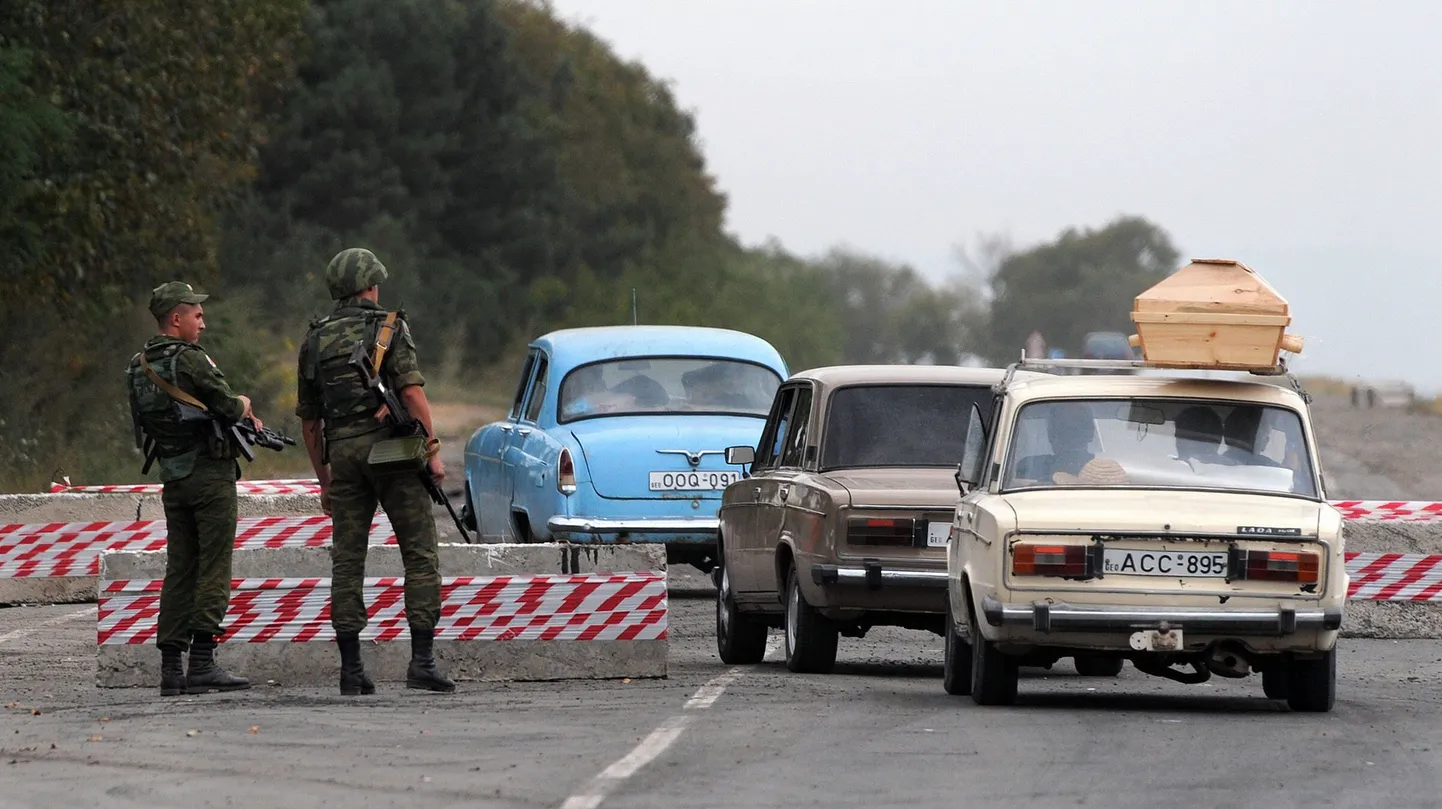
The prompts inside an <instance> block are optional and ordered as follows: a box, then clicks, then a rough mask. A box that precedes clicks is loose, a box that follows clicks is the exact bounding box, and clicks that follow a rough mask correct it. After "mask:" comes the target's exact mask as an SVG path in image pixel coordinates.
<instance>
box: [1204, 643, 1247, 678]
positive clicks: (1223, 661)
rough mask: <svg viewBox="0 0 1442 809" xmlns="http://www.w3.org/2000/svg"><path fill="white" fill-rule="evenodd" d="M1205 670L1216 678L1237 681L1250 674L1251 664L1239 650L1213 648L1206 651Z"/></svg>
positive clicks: (1223, 647) (1220, 647) (1225, 647)
mask: <svg viewBox="0 0 1442 809" xmlns="http://www.w3.org/2000/svg"><path fill="white" fill-rule="evenodd" d="M1205 660H1206V663H1207V669H1208V670H1210V671H1211V672H1212V673H1213V674H1215V675H1217V676H1218V677H1231V678H1233V679H1238V678H1242V677H1246V676H1248V675H1250V674H1251V673H1252V663H1251V661H1250V660H1248V659H1247V656H1246V654H1244V653H1243V652H1242V651H1241V650H1239V649H1234V648H1231V647H1227V646H1213V647H1212V648H1210V649H1208V650H1207V655H1206V658H1205Z"/></svg>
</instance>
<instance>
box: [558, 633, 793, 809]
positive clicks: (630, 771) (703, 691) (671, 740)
mask: <svg viewBox="0 0 1442 809" xmlns="http://www.w3.org/2000/svg"><path fill="white" fill-rule="evenodd" d="M780 648H781V638H780V636H775V635H773V636H771V637H768V638H767V639H766V655H765V656H766V657H770V656H771V655H772V654H774V653H775V652H776V651H777V650H779V649H780ZM747 671H748V669H747V667H744V666H738V667H736V668H734V669H731V670H730V671H728V672H726V673H725V674H719V675H717V676H715V677H712V678H711V679H709V680H707V681H706V683H705V684H704V685H702V686H701V687H700V688H698V689H696V693H694V694H692V695H691V698H690V699H688V700H686V705H685V706H684V707H685V709H686V710H705V709H707V708H710V707H711V706H712V705H714V704H715V703H716V700H718V699H720V698H721V695H722V694H724V693H726V686H728V685H731V684H732V683H734V682H736V681H737V680H738V679H740V678H741V677H742V676H743V675H744V674H746V672H747ZM690 722H691V717H690V715H688V714H684V713H683V714H678V715H676V716H673V717H671V718H670V719H667V720H666V721H665V722H664V723H663V724H662V725H661V727H659V728H656V729H655V730H653V731H651V735H649V736H647V737H646V738H644V739H642V740H641V743H640V744H638V745H636V746H635V747H634V748H632V750H631V752H629V753H627V754H626V755H625V756H623V757H622V758H620V759H618V760H617V761H616V762H615V763H613V764H612V765H611V766H609V767H607V768H606V769H604V770H602V771H601V773H600V775H597V776H596V777H595V778H592V779H591V781H590V783H588V784H586V788H585V789H583V790H581V791H580V792H577V793H576V794H574V795H572V796H571V797H569V798H567V799H566V801H565V803H562V804H561V809H596V807H598V806H600V805H601V803H602V802H603V801H605V800H606V796H607V795H609V794H610V793H611V791H612V790H614V789H615V788H616V787H617V786H618V785H620V784H621V782H622V781H625V780H626V779H627V778H630V777H631V776H633V775H635V774H636V773H637V772H639V771H640V770H641V768H642V767H644V766H646V765H647V764H650V763H651V762H653V761H655V760H656V759H657V758H659V757H660V756H661V754H662V753H664V752H666V748H668V747H670V746H671V745H673V744H675V743H676V740H677V739H679V738H681V734H682V733H684V732H685V731H686V726H687V725H688V724H690Z"/></svg>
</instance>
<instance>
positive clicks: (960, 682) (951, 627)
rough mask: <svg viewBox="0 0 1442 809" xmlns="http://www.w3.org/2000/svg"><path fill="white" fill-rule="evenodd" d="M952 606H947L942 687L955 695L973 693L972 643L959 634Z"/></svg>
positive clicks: (962, 695)
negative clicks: (952, 613)
mask: <svg viewBox="0 0 1442 809" xmlns="http://www.w3.org/2000/svg"><path fill="white" fill-rule="evenodd" d="M956 630H957V626H956V620H955V619H954V618H952V615H951V606H950V605H949V604H948V605H947V608H946V648H945V651H944V652H943V654H944V658H943V661H942V669H941V687H942V688H945V689H946V693H948V694H951V695H952V696H954V697H964V696H967V695H968V694H970V693H971V644H970V643H967V642H966V641H964V640H962V639H961V635H959V634H957V631H956Z"/></svg>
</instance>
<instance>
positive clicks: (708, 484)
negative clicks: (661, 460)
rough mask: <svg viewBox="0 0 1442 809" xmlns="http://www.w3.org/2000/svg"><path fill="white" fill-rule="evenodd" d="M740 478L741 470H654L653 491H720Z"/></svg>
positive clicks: (652, 475)
mask: <svg viewBox="0 0 1442 809" xmlns="http://www.w3.org/2000/svg"><path fill="white" fill-rule="evenodd" d="M740 479H741V473H740V472H652V473H651V491H653V492H686V491H720V490H721V489H724V488H726V487H727V486H729V485H730V484H732V483H735V482H736V481H738V480H740Z"/></svg>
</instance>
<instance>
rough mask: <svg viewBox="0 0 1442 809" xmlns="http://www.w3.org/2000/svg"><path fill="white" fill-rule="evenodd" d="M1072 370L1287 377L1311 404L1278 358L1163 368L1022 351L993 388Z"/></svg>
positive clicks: (998, 389)
mask: <svg viewBox="0 0 1442 809" xmlns="http://www.w3.org/2000/svg"><path fill="white" fill-rule="evenodd" d="M1072 368H1074V369H1078V370H1081V369H1087V368H1090V369H1095V370H1103V371H1122V370H1139V369H1145V370H1152V371H1189V370H1190V371H1230V372H1236V373H1249V374H1252V375H1253V376H1280V377H1285V378H1286V380H1287V382H1288V384H1289V385H1290V386H1291V388H1292V390H1294V391H1296V392H1297V393H1298V394H1300V395H1301V396H1302V399H1303V400H1304V401H1306V402H1307V403H1308V404H1310V403H1311V401H1312V396H1311V394H1309V393H1307V391H1306V390H1304V389H1303V388H1302V383H1301V381H1300V380H1298V379H1297V377H1296V376H1295V375H1294V374H1293V373H1292V372H1291V371H1289V370H1288V369H1287V364H1286V362H1284V361H1282V360H1280V359H1279V360H1278V361H1277V364H1276V365H1274V366H1272V367H1270V368H1256V367H1246V368H1238V367H1228V366H1215V365H1191V366H1182V367H1176V366H1165V365H1153V364H1151V363H1148V362H1147V361H1146V360H1079V359H1070V358H1044V357H1028V356H1026V352H1025V351H1023V352H1022V355H1021V360H1020V361H1018V362H1014V363H1011V364H1010V365H1008V366H1007V367H1006V376H1004V377H1003V378H1002V380H1001V381H1000V382H998V383H997V384H996V386H994V389H995V390H996V391H997V392H1001V391H1004V390H1006V388H1007V386H1009V385H1010V384H1011V380H1012V377H1013V376H1014V375H1015V374H1016V372H1017V371H1053V372H1054V371H1057V370H1066V369H1072Z"/></svg>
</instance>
